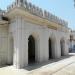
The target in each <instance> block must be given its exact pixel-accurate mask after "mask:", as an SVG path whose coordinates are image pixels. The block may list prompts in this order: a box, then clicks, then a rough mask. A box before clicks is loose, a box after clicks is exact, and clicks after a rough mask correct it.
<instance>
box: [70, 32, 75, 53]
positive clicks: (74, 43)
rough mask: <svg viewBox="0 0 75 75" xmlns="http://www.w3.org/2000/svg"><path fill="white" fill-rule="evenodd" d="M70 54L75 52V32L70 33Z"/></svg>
mask: <svg viewBox="0 0 75 75" xmlns="http://www.w3.org/2000/svg"><path fill="white" fill-rule="evenodd" d="M69 51H70V52H75V31H71V32H70V48H69Z"/></svg>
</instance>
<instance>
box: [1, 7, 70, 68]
mask: <svg viewBox="0 0 75 75" xmlns="http://www.w3.org/2000/svg"><path fill="white" fill-rule="evenodd" d="M19 7H20V8H19ZM19 7H14V8H12V9H10V10H9V11H8V12H6V13H5V15H3V16H5V17H8V18H9V20H10V21H8V23H7V24H6V23H4V21H3V22H2V21H0V59H1V60H0V63H1V64H13V65H14V66H15V67H16V68H23V67H25V66H27V65H28V62H29V61H28V54H29V52H28V49H29V44H28V42H29V40H28V39H29V36H31V35H32V36H33V38H34V40H35V61H36V63H39V62H44V61H48V60H49V39H50V40H51V50H52V52H51V54H52V58H60V57H61V56H62V55H68V39H69V34H68V27H67V23H65V22H63V23H62V22H61V24H60V23H57V22H54V21H53V22H50V23H48V21H47V20H44V19H43V18H42V17H41V18H39V17H37V16H35V15H32V14H27V13H29V12H27V11H24V10H21V9H22V8H21V6H19ZM26 12H27V13H26ZM36 18H38V19H37V20H36ZM33 21H34V22H33ZM55 21H56V20H55ZM61 21H62V20H61ZM45 22H46V23H45ZM53 23H54V24H55V25H56V26H55V25H53ZM64 23H65V24H64ZM2 24H3V25H2ZM48 24H49V25H48ZM51 24H52V26H55V27H52V26H50V25H51ZM63 24H64V25H63Z"/></svg>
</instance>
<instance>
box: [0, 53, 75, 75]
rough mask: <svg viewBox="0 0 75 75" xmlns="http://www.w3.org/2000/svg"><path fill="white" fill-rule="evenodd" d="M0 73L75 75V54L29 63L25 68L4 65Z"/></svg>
mask: <svg viewBox="0 0 75 75" xmlns="http://www.w3.org/2000/svg"><path fill="white" fill-rule="evenodd" d="M0 75H75V54H74V53H72V54H69V55H68V56H63V57H62V58H60V59H56V60H55V59H51V60H50V61H48V62H44V63H40V64H34V65H29V66H27V67H25V68H24V69H15V68H14V67H13V66H7V67H2V68H0Z"/></svg>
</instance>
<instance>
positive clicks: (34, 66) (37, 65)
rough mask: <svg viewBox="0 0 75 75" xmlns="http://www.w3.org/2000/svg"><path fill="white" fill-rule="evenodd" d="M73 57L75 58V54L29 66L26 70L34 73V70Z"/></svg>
mask: <svg viewBox="0 0 75 75" xmlns="http://www.w3.org/2000/svg"><path fill="white" fill-rule="evenodd" d="M72 56H75V54H73V53H72V54H69V55H67V56H62V57H61V58H58V59H50V60H49V61H46V62H42V63H34V64H29V65H28V66H26V67H25V68H24V69H25V70H28V71H32V70H34V69H38V68H41V67H43V66H46V65H48V64H52V63H55V62H58V61H63V60H64V59H67V58H70V57H72Z"/></svg>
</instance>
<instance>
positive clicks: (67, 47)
mask: <svg viewBox="0 0 75 75" xmlns="http://www.w3.org/2000/svg"><path fill="white" fill-rule="evenodd" d="M68 53H69V45H68V41H67V39H66V40H65V50H64V55H68Z"/></svg>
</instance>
